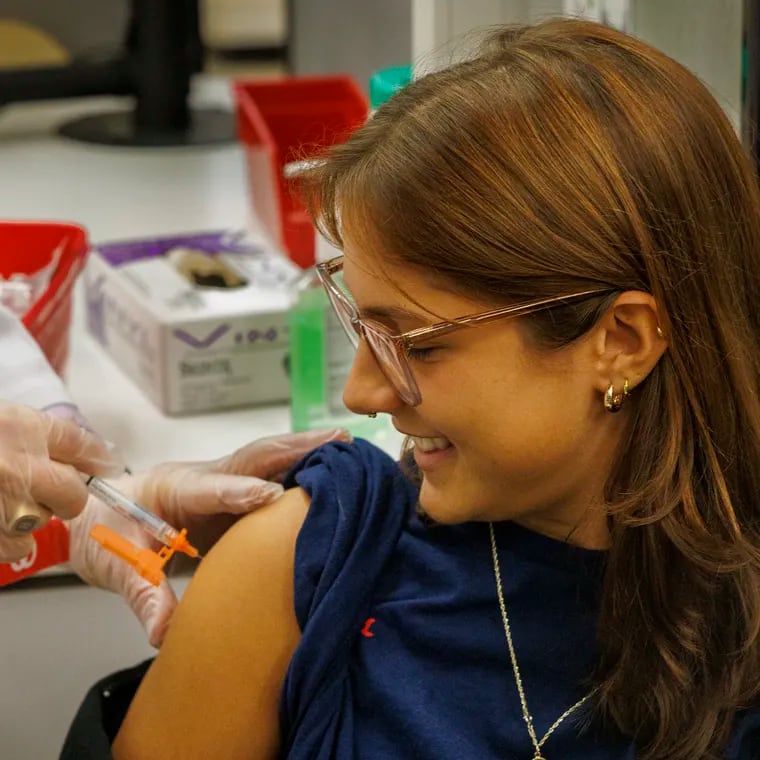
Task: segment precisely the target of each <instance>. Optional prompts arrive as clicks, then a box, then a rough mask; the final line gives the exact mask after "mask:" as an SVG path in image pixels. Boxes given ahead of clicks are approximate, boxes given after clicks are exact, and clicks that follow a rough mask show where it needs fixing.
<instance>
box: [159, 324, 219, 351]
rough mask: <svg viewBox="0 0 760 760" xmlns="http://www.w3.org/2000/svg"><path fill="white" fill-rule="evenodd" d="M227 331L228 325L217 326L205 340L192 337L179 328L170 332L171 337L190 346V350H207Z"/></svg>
mask: <svg viewBox="0 0 760 760" xmlns="http://www.w3.org/2000/svg"><path fill="white" fill-rule="evenodd" d="M229 329H230V325H228V324H224V325H219V327H216V328H214V329H213V330H212V331H211V332H210V333H209V334H208V335H207V336H206V337H205V338H196V337H195V336H194V335H190V333H189V332H186V331H185V330H181V329H179V328H178V329H176V330H172V335H174V337H175V338H178V339H179V340H181V341H182V342H183V343H187V345H188V346H192V348H208V347H209V346H210V345H211V344H213V343H216V341H218V340H219V338H221V337H222V335H224V334H225V333H226V332H227V331H228V330H229Z"/></svg>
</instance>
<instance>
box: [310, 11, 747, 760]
mask: <svg viewBox="0 0 760 760" xmlns="http://www.w3.org/2000/svg"><path fill="white" fill-rule="evenodd" d="M301 190H302V192H303V195H304V197H305V199H306V201H307V205H308V206H309V208H310V209H311V211H312V213H313V215H314V217H315V219H316V220H317V222H318V224H319V225H320V226H321V228H322V229H323V230H324V231H325V232H326V233H327V234H328V235H329V236H331V237H332V238H333V239H334V240H335V241H336V242H337V244H338V245H340V244H341V224H340V213H341V210H342V212H343V213H350V214H351V215H352V219H355V218H359V217H360V218H361V219H363V220H364V221H365V223H366V226H367V228H368V229H369V228H371V229H372V230H374V233H375V234H376V236H377V238H378V239H380V240H381V241H382V244H383V245H382V249H383V251H384V252H385V253H386V254H387V255H390V256H392V257H393V258H394V260H395V261H397V262H399V263H402V264H406V265H410V266H413V267H417V268H418V269H420V270H423V271H431V272H432V271H434V272H435V273H436V275H438V276H439V277H443V278H445V279H446V280H447V281H448V282H449V283H451V285H452V287H455V288H456V289H457V290H460V291H462V292H465V293H470V294H476V295H477V297H478V298H479V299H481V300H482V299H483V298H484V297H492V298H493V299H494V300H495V301H497V302H502V301H507V302H509V301H521V300H528V299H533V298H541V297H546V296H552V295H559V294H562V293H567V292H571V291H576V290H579V289H582V288H586V287H590V286H599V285H604V286H609V287H611V288H616V289H620V290H626V289H635V290H644V291H648V292H650V293H652V294H654V296H655V298H656V300H657V304H658V307H659V314H660V319H661V326H662V329H663V330H664V333H665V335H666V338H667V341H668V350H667V351H666V353H665V355H664V356H663V358H662V359H661V360H660V362H659V363H658V365H657V366H656V368H655V369H654V371H653V372H652V373H651V375H650V376H649V377H648V378H647V380H646V381H645V382H644V383H643V384H642V385H641V386H640V387H639V388H637V390H636V393H635V396H634V397H633V398H632V400H631V406H632V409H631V412H632V413H631V415H630V417H629V421H628V428H627V430H626V431H625V438H624V445H623V446H622V447H621V452H620V456H619V460H618V463H617V465H616V467H615V468H614V470H613V472H612V473H611V475H610V477H609V480H608V483H607V493H606V497H607V500H608V508H609V515H610V523H611V531H612V545H611V549H610V551H609V557H608V560H607V566H606V575H605V583H604V589H603V595H602V602H601V612H600V616H599V624H598V640H597V642H596V646H597V653H598V657H597V666H596V669H595V672H594V674H593V681H594V684H595V685H596V686H597V688H598V691H597V692H596V694H597V706H598V715H599V716H600V719H606V720H607V721H610V722H612V723H613V724H614V725H616V726H617V727H618V728H619V729H620V730H621V731H623V732H624V733H625V734H626V735H628V736H630V737H632V738H633V739H634V740H635V743H636V745H637V747H638V749H639V751H640V753H641V757H642V758H646V759H647V760H655V759H657V760H695V758H717V757H718V756H719V755H720V753H721V751H722V748H723V747H724V746H725V744H726V741H727V739H728V737H729V734H730V730H731V726H732V723H733V721H734V719H735V716H736V713H737V711H738V710H740V709H742V708H743V707H746V706H749V705H751V704H753V703H756V702H757V700H758V691H759V690H760V640H759V638H758V634H759V633H760V496H759V495H760V399H759V393H760V388H759V387H758V385H759V383H758V379H759V378H760V303H758V301H760V197H759V196H758V189H757V186H756V180H755V175H754V171H753V168H752V165H751V163H750V161H749V159H748V158H747V156H746V155H745V152H744V151H743V149H742V147H741V145H740V143H739V141H738V139H737V137H736V136H735V134H734V131H733V129H732V127H731V125H730V123H729V122H728V120H727V118H726V117H725V115H724V114H723V112H722V111H721V109H720V107H719V106H718V105H717V103H716V102H715V100H714V99H713V98H712V97H711V95H710V94H709V93H708V92H707V90H706V89H705V87H704V86H703V85H702V84H701V83H700V82H699V81H698V80H697V79H696V78H695V77H694V76H693V75H692V74H690V73H689V72H688V71H687V70H686V69H684V68H683V67H682V66H680V65H679V64H677V63H676V62H675V61H673V60H671V59H670V58H668V57H667V56H665V55H664V54H662V53H661V52H659V51H657V50H655V49H653V48H652V47H650V46H648V45H646V44H644V43H643V42H641V41H639V40H637V39H634V38H632V37H629V36H626V35H624V34H622V33H619V32H617V31H614V30H612V29H609V28H606V27H604V26H600V25H596V24H592V23H587V22H581V21H570V20H556V21H549V22H546V23H543V24H539V25H537V26H533V27H521V28H508V29H498V30H495V31H494V32H493V33H492V34H491V35H489V37H488V39H487V40H486V41H485V43H484V45H483V47H482V49H481V50H480V52H479V54H478V56H477V57H476V58H474V59H472V60H469V61H466V62H463V63H459V64H456V65H454V66H452V67H450V68H448V69H445V70H443V71H439V72H435V73H433V74H429V75H428V76H425V77H423V78H421V79H419V80H417V81H415V82H413V83H412V84H410V85H409V86H408V87H407V88H406V89H404V90H403V91H401V92H400V93H399V94H397V95H396V96H395V97H394V98H392V99H391V100H390V101H389V102H388V103H386V104H385V105H384V106H383V107H381V108H380V109H379V110H378V112H377V113H376V114H375V115H374V117H373V118H372V119H370V120H369V122H368V123H367V124H366V125H365V126H363V127H362V128H361V129H360V130H358V131H357V132H356V133H355V135H354V136H353V137H352V139H350V140H349V141H348V142H347V143H346V144H345V145H342V146H339V147H337V148H336V149H334V150H333V151H332V152H331V153H330V154H329V156H328V159H327V161H326V162H325V163H324V164H323V165H321V166H319V167H317V168H315V169H313V170H312V171H311V173H310V174H308V175H307V176H305V177H304V178H303V183H302V186H301ZM607 303H608V301H601V300H599V299H590V300H589V301H587V302H584V303H583V304H580V305H576V306H567V307H563V308H561V309H559V310H552V311H547V312H543V313H540V314H537V315H535V316H532V317H530V318H529V319H530V324H531V326H532V328H533V330H534V333H535V336H536V338H537V340H539V341H540V343H541V344H542V345H544V346H545V347H546V348H547V350H552V349H554V348H557V347H561V346H563V345H567V344H568V343H570V342H571V341H573V340H575V339H576V338H578V337H579V336H580V335H582V334H583V333H584V332H585V331H586V330H588V329H589V327H590V326H591V325H592V324H593V323H594V321H595V320H596V319H597V318H598V316H599V314H600V313H601V312H602V311H603V310H604V308H605V306H606V305H607ZM600 403H601V401H600ZM621 424H624V423H623V422H622V421H621Z"/></svg>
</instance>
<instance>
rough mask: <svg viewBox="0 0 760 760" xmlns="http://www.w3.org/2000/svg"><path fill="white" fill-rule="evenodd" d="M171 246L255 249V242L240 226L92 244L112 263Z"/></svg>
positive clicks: (230, 250)
mask: <svg viewBox="0 0 760 760" xmlns="http://www.w3.org/2000/svg"><path fill="white" fill-rule="evenodd" d="M172 248H192V249H193V250H195V251H203V252H204V253H252V252H254V251H256V250H258V246H256V245H254V244H252V243H251V241H250V240H245V232H243V231H240V230H238V231H235V232H229V231H224V232H206V233H203V234H200V235H176V236H175V237H165V238H155V239H154V240H127V241H125V242H119V243H104V244H102V245H97V246H95V250H97V251H98V253H99V254H100V255H101V256H102V257H103V258H104V259H105V260H106V261H107V262H108V263H109V264H111V266H114V267H118V266H120V265H121V264H128V263H129V262H131V261H139V260H140V259H150V258H154V257H156V256H163V255H164V254H165V253H166V252H167V251H170V250H171V249H172Z"/></svg>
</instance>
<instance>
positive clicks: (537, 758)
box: [533, 752, 546, 760]
mask: <svg viewBox="0 0 760 760" xmlns="http://www.w3.org/2000/svg"><path fill="white" fill-rule="evenodd" d="M533 760H546V758H545V757H544V756H543V755H542V754H541V753H540V752H536V754H535V755H533Z"/></svg>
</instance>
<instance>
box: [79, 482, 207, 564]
mask: <svg viewBox="0 0 760 760" xmlns="http://www.w3.org/2000/svg"><path fill="white" fill-rule="evenodd" d="M83 477H84V483H85V485H86V486H87V490H88V491H89V492H90V493H91V494H93V495H94V496H97V497H98V499H100V500H101V501H102V502H103V503H104V504H105V505H106V506H109V507H111V509H113V510H114V511H116V512H118V513H119V514H120V515H123V516H124V517H126V518H128V519H130V520H132V521H133V522H135V523H137V524H138V525H139V526H140V527H141V528H142V529H143V530H144V531H145V532H146V533H148V534H150V535H151V536H153V538H155V539H156V540H158V541H160V542H161V543H162V544H165V545H166V546H168V547H170V548H172V549H174V550H175V551H179V552H183V553H184V554H187V555H188V556H189V557H198V556H200V555H199V552H198V550H197V549H196V548H195V547H194V546H193V545H192V544H191V543H190V542H189V541H188V540H187V539H186V538H185V536H184V533H185V531H178V530H177V529H176V528H173V527H172V526H171V525H169V523H168V522H166V521H165V520H162V519H161V518H160V517H159V516H158V515H155V514H153V512H150V511H149V510H147V509H145V507H141V506H140V505H139V504H138V503H137V502H135V501H132V499H130V498H128V497H127V496H125V495H124V494H123V493H121V492H120V491H118V490H117V489H116V488H114V487H113V486H112V485H111V484H110V483H106V481H105V480H101V479H100V478H96V477H95V476H94V475H85V476H83Z"/></svg>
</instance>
